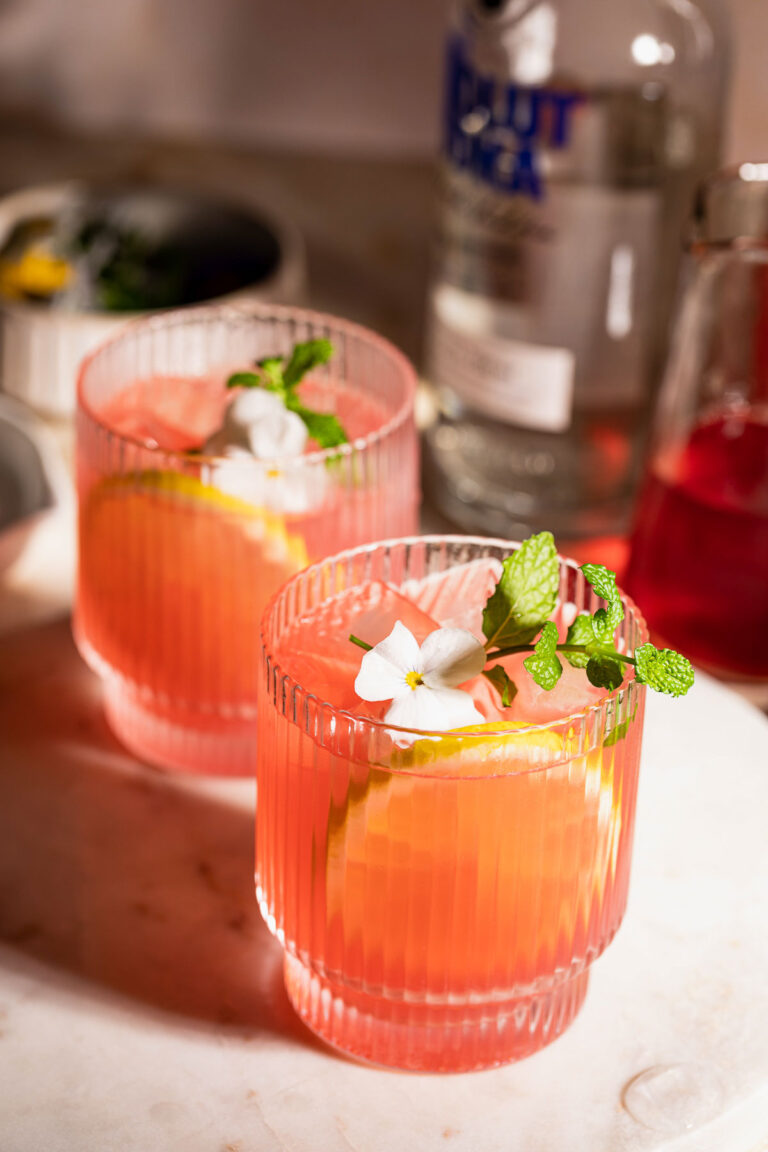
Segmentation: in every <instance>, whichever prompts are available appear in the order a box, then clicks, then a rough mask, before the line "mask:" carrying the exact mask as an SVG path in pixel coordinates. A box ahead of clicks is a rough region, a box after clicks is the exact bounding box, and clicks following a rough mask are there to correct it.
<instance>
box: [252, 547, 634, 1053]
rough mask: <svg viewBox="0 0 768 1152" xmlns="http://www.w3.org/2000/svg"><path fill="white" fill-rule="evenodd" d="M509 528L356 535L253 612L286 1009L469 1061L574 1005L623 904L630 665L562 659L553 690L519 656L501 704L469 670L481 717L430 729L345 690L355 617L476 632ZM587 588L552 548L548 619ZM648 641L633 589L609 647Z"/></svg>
mask: <svg viewBox="0 0 768 1152" xmlns="http://www.w3.org/2000/svg"><path fill="white" fill-rule="evenodd" d="M512 548H513V545H509V544H504V543H500V542H493V541H471V540H466V539H461V538H447V539H436V538H426V539H412V540H409V541H401V542H395V543H391V544H384V545H377V546H374V547H372V548H367V549H358V550H356V551H353V552H351V553H346V554H343V555H341V556H338V557H335V558H333V559H331V560H328V561H326V562H325V563H324V564H323V565H322V566H315V567H311V568H309V569H308V570H307V571H306V572H304V573H302V574H300V575H299V576H297V577H295V578H294V579H293V580H291V581H290V582H289V583H288V585H287V586H286V587H285V588H284V589H283V590H282V591H281V592H280V593H279V594H278V596H277V597H276V598H275V600H273V602H272V604H271V605H270V607H269V609H268V610H267V613H266V615H265V617H264V622H263V624H262V638H263V646H264V662H263V668H262V686H261V687H262V691H261V692H260V697H259V725H260V726H259V733H260V739H259V749H258V768H257V776H258V787H259V805H258V812H257V835H256V861H257V867H256V874H257V889H258V897H259V901H260V906H261V909H262V912H263V914H264V916H265V918H266V920H267V922H268V924H269V925H270V927H271V928H272V930H273V931H275V932H276V933H277V935H278V936H279V938H280V940H281V941H282V942H283V944H284V946H285V949H286V958H285V975H286V985H287V988H288V992H289V996H290V998H291V1000H292V1002H293V1004H294V1006H295V1007H296V1009H297V1010H298V1012H299V1013H300V1014H301V1016H302V1017H303V1018H304V1019H305V1021H306V1022H307V1023H308V1024H309V1025H310V1027H312V1028H313V1029H314V1030H315V1031H317V1032H318V1033H319V1034H320V1035H322V1036H323V1037H324V1038H325V1039H326V1040H328V1041H329V1042H330V1043H332V1044H335V1045H337V1046H339V1047H340V1048H343V1049H345V1050H346V1051H349V1052H351V1053H353V1054H355V1055H357V1056H359V1057H361V1058H364V1059H367V1060H370V1061H373V1062H376V1063H381V1064H389V1065H394V1066H397V1067H403V1068H420V1069H431V1070H458V1069H469V1068H477V1067H484V1066H489V1065H492V1064H497V1063H501V1062H504V1061H507V1060H512V1059H517V1058H519V1057H521V1056H524V1055H526V1054H527V1053H530V1052H532V1051H535V1050H536V1049H537V1048H539V1047H541V1046H542V1045H543V1044H545V1043H547V1042H549V1041H550V1040H552V1039H553V1038H555V1037H556V1036H557V1035H559V1034H560V1032H562V1030H563V1029H564V1028H565V1027H566V1026H567V1024H568V1023H569V1022H570V1021H571V1020H572V1019H573V1017H574V1015H575V1014H576V1012H577V1011H578V1008H579V1006H580V1004H581V1002H582V1000H583V997H584V994H585V991H586V985H587V969H588V966H589V964H590V963H591V962H592V960H594V958H595V957H596V956H598V955H599V954H600V952H601V951H602V950H603V949H604V948H605V946H606V945H607V943H608V942H609V941H610V939H611V938H612V936H613V934H614V932H615V931H616V929H617V927H618V925H619V923H620V921H621V918H622V916H623V913H624V908H625V905H626V899H627V887H628V880H629V864H630V853H631V845H632V833H633V825H634V808H635V795H636V787H637V771H638V762H639V753H640V737H641V731H642V720H643V705H644V691H645V690H644V688H643V686H642V685H641V684H639V683H638V682H637V681H635V680H634V679H630V680H629V681H627V682H626V683H625V684H624V685H623V686H622V687H621V688H620V689H618V690H614V691H610V690H608V689H607V688H599V687H594V686H593V685H591V684H590V683H589V681H588V680H587V678H586V677H585V676H584V673H583V671H582V670H581V669H577V668H575V667H571V666H570V665H569V664H566V665H565V667H564V670H563V672H562V674H561V676H560V679H559V682H558V684H557V686H556V687H555V688H554V689H553V690H552V691H545V690H542V689H541V688H540V687H539V686H537V684H536V683H535V682H534V681H532V680H531V679H530V677H528V676H527V675H520V674H519V673H520V672H521V671H522V668H521V661H522V660H523V659H524V658H526V659H527V657H523V656H522V655H517V654H514V655H508V656H506V657H503V658H501V659H500V660H499V663H501V664H503V665H504V668H505V671H506V673H507V675H508V677H509V678H510V679H512V680H514V681H515V683H516V684H517V685H518V692H517V695H516V696H515V697H514V699H513V700H512V703H511V705H509V706H505V705H504V704H503V701H502V699H501V697H500V695H499V694H498V693H497V691H496V689H495V687H494V686H493V685H492V684H491V683H490V682H489V681H488V679H486V678H485V677H484V676H482V675H477V674H475V675H473V676H471V677H470V678H469V679H468V680H467V682H465V683H464V684H463V685H462V689H461V690H462V691H463V692H464V693H465V694H466V695H467V696H468V698H471V705H472V706H473V707H474V709H475V710H476V712H477V714H478V719H477V720H476V721H475V722H473V723H472V724H471V725H470V726H469V727H466V726H464V727H462V728H461V729H460V730H454V731H441V732H440V731H417V730H415V729H414V730H410V731H409V730H405V729H403V728H401V727H393V726H392V723H391V720H387V719H386V718H385V717H387V716H388V717H391V715H392V713H391V712H389V713H387V712H385V711H384V707H383V705H382V704H380V703H377V702H376V700H373V701H370V700H369V701H366V700H362V699H361V697H360V694H359V691H358V690H359V689H360V684H361V680H360V679H359V674H360V669H361V653H360V651H359V649H358V648H356V647H355V646H354V645H353V644H351V643H350V642H349V640H348V637H349V635H350V634H352V635H354V636H356V637H362V638H364V639H365V640H366V641H368V643H369V644H370V645H374V646H379V645H380V642H381V641H383V640H384V639H385V638H387V637H388V638H389V640H388V641H387V643H389V641H390V640H391V638H392V635H393V634H394V632H393V630H394V628H395V626H396V625H397V624H398V623H399V624H402V625H403V626H404V628H405V629H407V630H408V632H409V633H410V634H411V636H412V638H413V641H414V643H415V644H422V643H423V642H424V641H425V640H426V638H427V637H429V636H431V635H434V633H435V630H437V629H442V628H451V629H453V628H461V629H469V630H470V631H473V632H476V633H478V634H479V633H480V631H481V627H482V610H483V606H484V605H485V603H486V601H487V599H488V597H489V594H490V593H491V592H492V591H493V589H494V586H495V584H496V582H497V580H498V579H499V575H500V572H501V570H502V569H501V561H502V560H503V559H504V557H505V556H506V555H507V554H508V553H509V552H510V550H511V549H512ZM599 603H600V601H599V600H598V599H597V597H596V596H595V594H594V593H593V592H592V590H591V589H590V588H589V586H588V584H587V583H586V581H585V579H584V577H583V575H582V574H581V573H580V572H579V570H578V569H577V568H576V566H575V565H574V564H571V563H569V562H566V561H560V562H559V587H557V590H556V606H555V611H554V615H553V617H552V619H553V621H554V623H555V624H556V625H558V626H559V631H560V634H561V637H564V636H565V634H566V631H567V627H568V625H570V624H571V621H572V619H573V617H574V616H575V615H576V614H577V613H580V612H582V611H587V612H589V611H592V610H594V609H595V608H597V606H598V604H599ZM644 639H645V636H644V632H643V625H642V621H641V620H640V619H639V617H638V616H637V614H636V613H635V611H634V610H633V609H632V608H631V606H630V608H629V611H628V612H627V615H626V616H625V618H624V619H623V620H622V621H621V622H620V624H619V626H618V628H617V632H616V645H617V648H618V650H619V652H631V651H633V650H634V649H635V648H637V646H638V645H639V644H641V643H642V641H643V640H644ZM415 675H416V674H415V673H406V680H407V681H408V683H409V684H410V685H411V686H413V685H415V683H416V682H417V681H416V680H414V679H410V680H409V679H408V677H409V676H415ZM374 695H375V693H374Z"/></svg>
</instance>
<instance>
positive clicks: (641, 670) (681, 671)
mask: <svg viewBox="0 0 768 1152" xmlns="http://www.w3.org/2000/svg"><path fill="white" fill-rule="evenodd" d="M635 679H636V680H639V682H640V683H641V684H647V685H648V687H649V688H652V689H653V691H654V692H665V693H666V694H667V695H668V696H685V694H686V692H687V691H688V689H689V688H690V687H691V685H692V684H693V668H692V667H691V663H690V661H689V660H686V658H685V656H681V655H680V653H679V652H675V651H674V649H673V648H656V647H655V646H654V645H653V644H641V645H640V647H639V648H636V649H635Z"/></svg>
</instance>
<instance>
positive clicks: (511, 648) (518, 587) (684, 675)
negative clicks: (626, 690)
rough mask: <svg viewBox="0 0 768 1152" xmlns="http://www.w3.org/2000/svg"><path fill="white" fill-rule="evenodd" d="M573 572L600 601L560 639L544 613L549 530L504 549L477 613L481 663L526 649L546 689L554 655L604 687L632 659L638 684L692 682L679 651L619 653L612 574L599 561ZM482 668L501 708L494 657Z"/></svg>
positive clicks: (551, 591) (683, 687)
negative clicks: (482, 641)
mask: <svg viewBox="0 0 768 1152" xmlns="http://www.w3.org/2000/svg"><path fill="white" fill-rule="evenodd" d="M581 571H582V573H583V574H584V578H585V579H586V581H587V583H588V584H589V585H590V586H591V587H592V588H593V589H594V591H595V592H596V593H597V595H598V596H599V597H600V598H601V599H602V600H603V601H604V606H600V607H599V608H597V609H596V610H595V611H594V612H593V613H591V614H590V613H588V612H582V613H580V614H579V615H578V616H577V617H576V619H575V620H574V621H573V623H572V624H571V626H570V628H569V629H568V632H567V635H566V638H565V641H564V642H563V643H562V644H561V643H559V641H558V632H557V627H556V625H555V624H554V623H553V622H552V621H551V620H549V617H550V616H551V615H552V613H553V612H554V609H555V604H556V601H557V592H558V588H559V585H560V566H559V562H558V559H557V552H556V550H555V544H554V540H553V538H552V535H551V534H550V533H549V532H540V533H538V535H536V536H531V537H530V538H529V539H528V540H525V541H524V542H523V543H522V544H521V546H520V548H518V550H517V551H516V552H514V553H513V554H512V555H511V556H508V557H507V559H506V560H505V561H504V565H503V570H502V574H501V577H500V579H499V582H498V584H497V585H496V588H495V589H494V591H493V594H492V595H491V597H490V598H489V600H488V603H487V604H486V606H485V610H484V612H483V633H484V635H485V637H486V644H485V649H486V652H487V654H488V662H489V663H491V662H492V661H498V660H499V659H500V658H502V657H504V656H510V655H512V654H513V653H517V652H530V653H532V655H530V656H529V657H528V658H527V659H526V660H524V661H523V665H524V667H525V669H526V671H527V672H529V673H530V675H531V676H532V677H533V679H534V680H535V681H536V683H537V684H538V685H539V687H540V688H544V689H545V691H550V690H551V689H552V688H554V686H555V684H557V681H558V680H559V679H560V676H561V674H562V664H561V662H560V659H559V656H560V655H562V656H564V657H565V659H566V660H567V661H568V662H569V664H571V665H573V667H574V668H583V669H584V670H585V672H586V674H587V678H588V679H589V682H590V683H591V684H594V685H595V686H596V687H598V688H606V689H608V690H609V691H613V690H614V689H616V688H619V687H620V686H621V685H622V683H623V682H624V675H625V669H626V666H628V665H630V666H634V669H635V680H636V681H637V682H638V683H639V684H647V686H648V687H649V688H651V689H653V691H655V692H665V693H667V694H668V695H672V696H682V695H684V693H685V692H687V691H688V689H689V688H690V687H691V685H692V684H693V668H692V667H691V664H690V662H689V661H688V660H686V658H685V657H684V656H681V655H680V653H679V652H674V651H673V650H672V649H670V648H665V649H662V650H659V649H657V648H655V647H654V646H653V645H652V644H644V645H642V646H641V647H639V648H638V649H637V651H636V652H635V653H634V655H629V654H627V653H625V652H619V650H618V649H617V647H616V629H617V628H618V626H619V625H620V624H621V622H622V620H623V619H624V604H623V602H622V599H621V595H620V593H619V590H618V588H617V587H616V573H615V572H612V571H611V569H610V568H606V567H605V566H604V565H603V564H583V565H582V566H581ZM536 637H538V640H536ZM534 640H536V642H535V643H532V641H534ZM491 673H493V675H491ZM483 674H484V675H485V676H486V677H487V679H488V680H490V681H491V683H492V684H494V686H495V687H496V688H497V689H498V691H499V695H500V697H501V702H502V705H503V706H504V707H507V701H508V700H511V698H512V689H513V688H515V686H514V684H513V682H512V680H511V679H510V678H509V676H508V675H507V674H506V673H505V670H504V668H503V666H502V665H500V664H494V665H493V667H492V668H490V669H486V670H485V672H484V673H483ZM502 674H504V675H503V676H502ZM515 690H516V689H515Z"/></svg>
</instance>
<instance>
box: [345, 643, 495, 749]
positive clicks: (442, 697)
mask: <svg viewBox="0 0 768 1152" xmlns="http://www.w3.org/2000/svg"><path fill="white" fill-rule="evenodd" d="M485 660H486V655H485V649H484V648H483V645H482V644H481V642H480V641H479V640H478V639H477V637H475V636H473V635H472V633H471V632H468V631H467V630H466V629H465V628H438V629H437V630H436V631H434V632H430V634H429V636H427V638H426V640H425V641H424V643H423V644H422V645H421V646H419V643H418V641H417V640H416V637H415V636H414V635H413V633H412V632H411V631H410V630H409V629H408V628H406V627H405V625H404V624H403V623H402V622H401V621H400V620H398V621H397V623H396V624H395V626H394V628H393V629H392V631H391V632H390V634H389V636H387V638H386V639H385V640H382V641H381V643H380V644H377V645H376V646H375V647H374V648H371V650H370V651H369V652H366V653H365V655H364V656H363V659H362V661H361V664H360V671H359V672H358V674H357V679H356V680H355V691H356V692H357V694H358V696H359V697H360V698H361V699H362V700H369V701H377V700H391V701H392V704H391V706H390V707H389V709H388V710H387V712H386V714H385V716H384V719H385V720H386V721H387V722H388V723H389V724H395V725H397V727H399V728H409V729H411V730H414V729H416V730H426V731H433V732H434V731H443V732H445V731H449V730H450V729H451V728H464V727H467V726H468V725H470V724H483V723H485V717H484V716H483V714H482V713H481V712H479V711H478V710H477V708H476V707H475V704H474V701H473V700H472V697H471V696H470V694H469V693H468V692H463V691H461V690H460V689H459V688H458V685H459V684H463V683H465V681H467V680H471V679H472V678H473V677H474V676H479V674H480V673H481V672H482V670H483V668H484V667H485Z"/></svg>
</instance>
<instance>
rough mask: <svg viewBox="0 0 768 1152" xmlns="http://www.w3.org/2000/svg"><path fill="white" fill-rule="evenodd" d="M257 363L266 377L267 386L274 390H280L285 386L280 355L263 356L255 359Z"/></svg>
mask: <svg viewBox="0 0 768 1152" xmlns="http://www.w3.org/2000/svg"><path fill="white" fill-rule="evenodd" d="M257 365H258V367H259V368H260V369H261V371H262V373H263V375H264V376H265V377H266V379H267V383H268V387H270V388H271V389H272V391H274V392H282V391H283V389H284V388H285V383H284V381H283V358H282V356H265V357H264V358H263V359H262V360H258V361H257Z"/></svg>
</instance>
